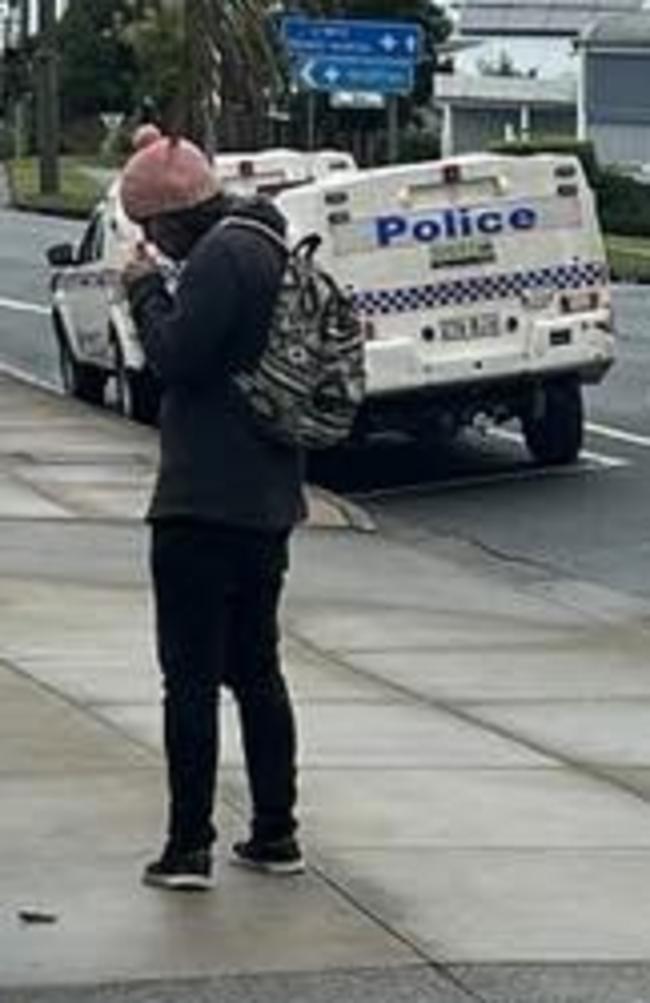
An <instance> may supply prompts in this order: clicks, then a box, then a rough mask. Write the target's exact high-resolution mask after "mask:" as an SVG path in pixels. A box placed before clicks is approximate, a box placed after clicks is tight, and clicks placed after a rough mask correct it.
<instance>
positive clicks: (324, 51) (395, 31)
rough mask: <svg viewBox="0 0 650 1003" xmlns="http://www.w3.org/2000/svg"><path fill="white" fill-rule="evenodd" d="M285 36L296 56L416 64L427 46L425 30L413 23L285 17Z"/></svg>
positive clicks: (283, 31) (290, 50)
mask: <svg viewBox="0 0 650 1003" xmlns="http://www.w3.org/2000/svg"><path fill="white" fill-rule="evenodd" d="M282 35H283V37H284V41H285V44H286V46H287V48H288V49H289V52H290V53H291V54H292V55H294V56H301V57H305V58H306V57H308V56H313V57H314V58H318V57H322V56H335V57H337V58H338V57H345V58H348V59H383V60H391V59H396V60H400V61H412V62H414V61H416V60H417V59H418V58H419V57H420V55H421V53H422V46H423V42H424V33H423V31H422V26H421V25H419V24H418V23H417V22H415V21H413V22H411V21H362V20H358V19H357V20H352V19H351V20H349V21H345V20H338V21H327V20H322V19H320V18H306V17H292V16H289V17H284V18H283V19H282Z"/></svg>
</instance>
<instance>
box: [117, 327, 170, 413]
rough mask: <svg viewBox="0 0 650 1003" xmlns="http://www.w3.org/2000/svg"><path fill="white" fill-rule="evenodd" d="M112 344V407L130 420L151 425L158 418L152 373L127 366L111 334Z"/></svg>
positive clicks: (157, 397)
mask: <svg viewBox="0 0 650 1003" xmlns="http://www.w3.org/2000/svg"><path fill="white" fill-rule="evenodd" d="M111 344H112V346H113V359H114V362H113V387H114V393H113V407H114V408H115V410H116V411H117V412H118V413H119V414H121V415H124V417H125V418H130V419H131V421H139V422H143V423H144V424H147V425H153V424H155V423H156V421H157V419H158V406H159V392H158V387H157V385H156V382H155V380H154V378H153V377H152V375H151V374H150V373H149V372H148V371H146V370H143V371H134V370H130V369H128V368H127V366H126V364H125V361H124V353H123V352H122V348H121V345H120V343H119V341H118V338H117V335H115V334H112V336H111Z"/></svg>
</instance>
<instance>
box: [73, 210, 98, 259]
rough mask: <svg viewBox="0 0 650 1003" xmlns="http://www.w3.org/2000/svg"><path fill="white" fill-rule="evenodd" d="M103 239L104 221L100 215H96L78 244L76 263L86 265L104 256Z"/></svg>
mask: <svg viewBox="0 0 650 1003" xmlns="http://www.w3.org/2000/svg"><path fill="white" fill-rule="evenodd" d="M104 239H105V233H104V220H103V218H102V216H101V215H100V213H96V214H95V215H94V216H93V218H92V219H91V221H90V223H89V224H88V227H87V229H86V232H85V233H84V235H83V237H82V239H81V243H80V244H79V251H78V253H77V263H78V264H80V265H87V264H89V263H90V262H92V261H99V260H100V258H101V257H102V256H103V254H104Z"/></svg>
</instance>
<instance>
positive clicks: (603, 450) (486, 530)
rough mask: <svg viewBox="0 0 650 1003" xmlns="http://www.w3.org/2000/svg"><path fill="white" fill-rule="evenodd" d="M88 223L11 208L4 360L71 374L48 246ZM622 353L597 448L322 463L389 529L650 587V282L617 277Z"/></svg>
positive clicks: (599, 416) (51, 378)
mask: <svg viewBox="0 0 650 1003" xmlns="http://www.w3.org/2000/svg"><path fill="white" fill-rule="evenodd" d="M79 233H80V225H79V224H76V223H67V222H62V221H58V220H53V219H47V218H40V217H32V216H26V215H21V214H16V213H10V212H9V213H4V214H3V216H2V227H1V228H0V362H2V363H3V364H4V365H6V366H9V367H11V368H12V369H14V371H18V372H21V373H24V374H26V375H27V376H29V377H30V378H35V379H37V380H39V381H43V382H45V383H49V384H57V382H58V374H57V360H56V353H55V350H54V343H53V339H52V337H51V334H50V329H49V318H48V294H47V269H46V266H45V262H44V250H45V248H46V247H47V246H48V245H49V244H51V243H56V242H58V241H61V240H66V239H70V238H71V237H74V236H76V235H78V234H79ZM616 305H617V314H618V329H619V332H620V337H619V345H620V350H619V361H618V364H617V366H616V367H615V368H614V370H613V371H612V372H611V374H610V375H609V376H608V378H607V380H606V381H605V383H604V384H603V385H602V386H600V387H597V388H594V389H591V390H589V391H588V394H587V400H588V415H589V431H588V437H587V446H586V453H585V456H584V458H583V460H582V461H581V463H579V464H577V465H576V466H574V467H570V468H566V469H555V470H546V469H540V468H538V467H536V466H534V465H533V464H532V463H531V462H530V460H529V458H528V456H527V453H526V451H525V449H524V448H523V446H522V444H521V443H520V442H518V441H517V439H516V437H515V438H511V437H508V433H506V437H504V436H503V434H502V433H500V432H496V433H493V432H492V433H491V432H489V433H487V434H485V435H482V434H479V433H477V432H471V433H468V434H466V435H464V436H462V437H461V439H459V440H458V441H456V442H454V443H451V444H446V445H445V444H442V443H441V444H439V445H437V446H435V447H429V448H428V449H427V450H423V449H416V448H413V447H407V446H405V445H404V444H395V443H392V444H390V443H384V444H381V445H378V446H375V447H373V448H369V449H365V450H363V451H362V452H354V453H352V454H348V455H346V456H344V457H343V458H342V459H340V460H338V461H336V462H331V461H328V462H326V463H323V462H322V461H321V462H320V463H318V464H317V465H316V466H315V468H314V471H313V474H314V476H315V477H316V478H317V479H319V480H321V481H322V482H323V483H326V484H327V485H329V486H331V487H333V488H335V489H337V490H341V491H343V492H345V493H347V494H349V495H351V496H353V497H355V498H357V499H359V500H361V501H363V503H364V505H366V506H367V507H368V508H369V509H370V510H371V511H372V513H373V515H374V516H375V518H376V519H377V521H378V524H379V526H380V527H381V529H382V531H383V532H385V533H387V534H389V535H393V536H396V537H398V538H400V539H401V540H403V541H410V542H412V543H413V545H414V546H418V547H420V548H426V546H427V542H428V541H429V542H431V541H432V540H434V539H435V540H437V541H438V542H439V540H440V537H449V538H450V539H453V540H460V541H463V542H464V543H468V544H470V545H473V546H476V547H479V548H481V549H482V550H483V551H485V552H487V553H489V554H491V555H493V556H494V557H495V559H497V560H504V561H508V562H512V561H520V562H526V563H530V564H532V565H535V566H537V567H540V568H543V569H545V570H546V571H547V572H548V573H549V575H551V576H553V575H557V576H558V577H567V576H568V577H571V578H578V579H584V580H587V581H592V582H597V583H599V584H601V585H605V586H608V587H610V588H612V589H619V590H622V591H624V592H636V593H640V594H643V595H649V594H650V516H649V514H648V504H647V498H648V493H649V487H650V485H649V483H648V482H649V480H650V422H648V417H649V415H650V289H642V288H625V287H622V288H619V289H618V290H617V291H616Z"/></svg>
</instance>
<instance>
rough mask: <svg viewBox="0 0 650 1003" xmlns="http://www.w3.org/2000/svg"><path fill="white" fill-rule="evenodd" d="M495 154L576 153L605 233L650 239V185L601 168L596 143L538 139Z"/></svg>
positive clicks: (497, 148) (499, 146) (506, 146)
mask: <svg viewBox="0 0 650 1003" xmlns="http://www.w3.org/2000/svg"><path fill="white" fill-rule="evenodd" d="M491 149H492V151H493V152H495V153H506V154H510V155H512V156H531V155H533V154H536V153H564V154H573V155H574V156H576V157H578V159H579V160H580V161H581V163H582V166H583V168H584V170H585V173H586V175H587V178H588V180H589V184H590V185H591V187H592V188H593V189H594V192H595V193H596V201H597V205H598V214H599V217H600V222H601V226H602V228H603V230H604V231H605V233H615V234H620V235H621V236H626V237H647V236H650V185H644V184H642V183H641V182H640V181H635V180H634V178H631V177H628V176H626V175H625V174H622V173H621V172H620V171H617V170H615V169H614V168H601V167H600V165H599V164H598V159H597V157H596V152H595V149H594V146H593V143H589V142H582V141H580V140H575V139H562V138H559V139H555V138H553V137H548V138H545V137H539V138H537V139H531V140H523V141H515V142H512V143H499V144H497V145H495V146H493V147H492V148H491Z"/></svg>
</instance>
